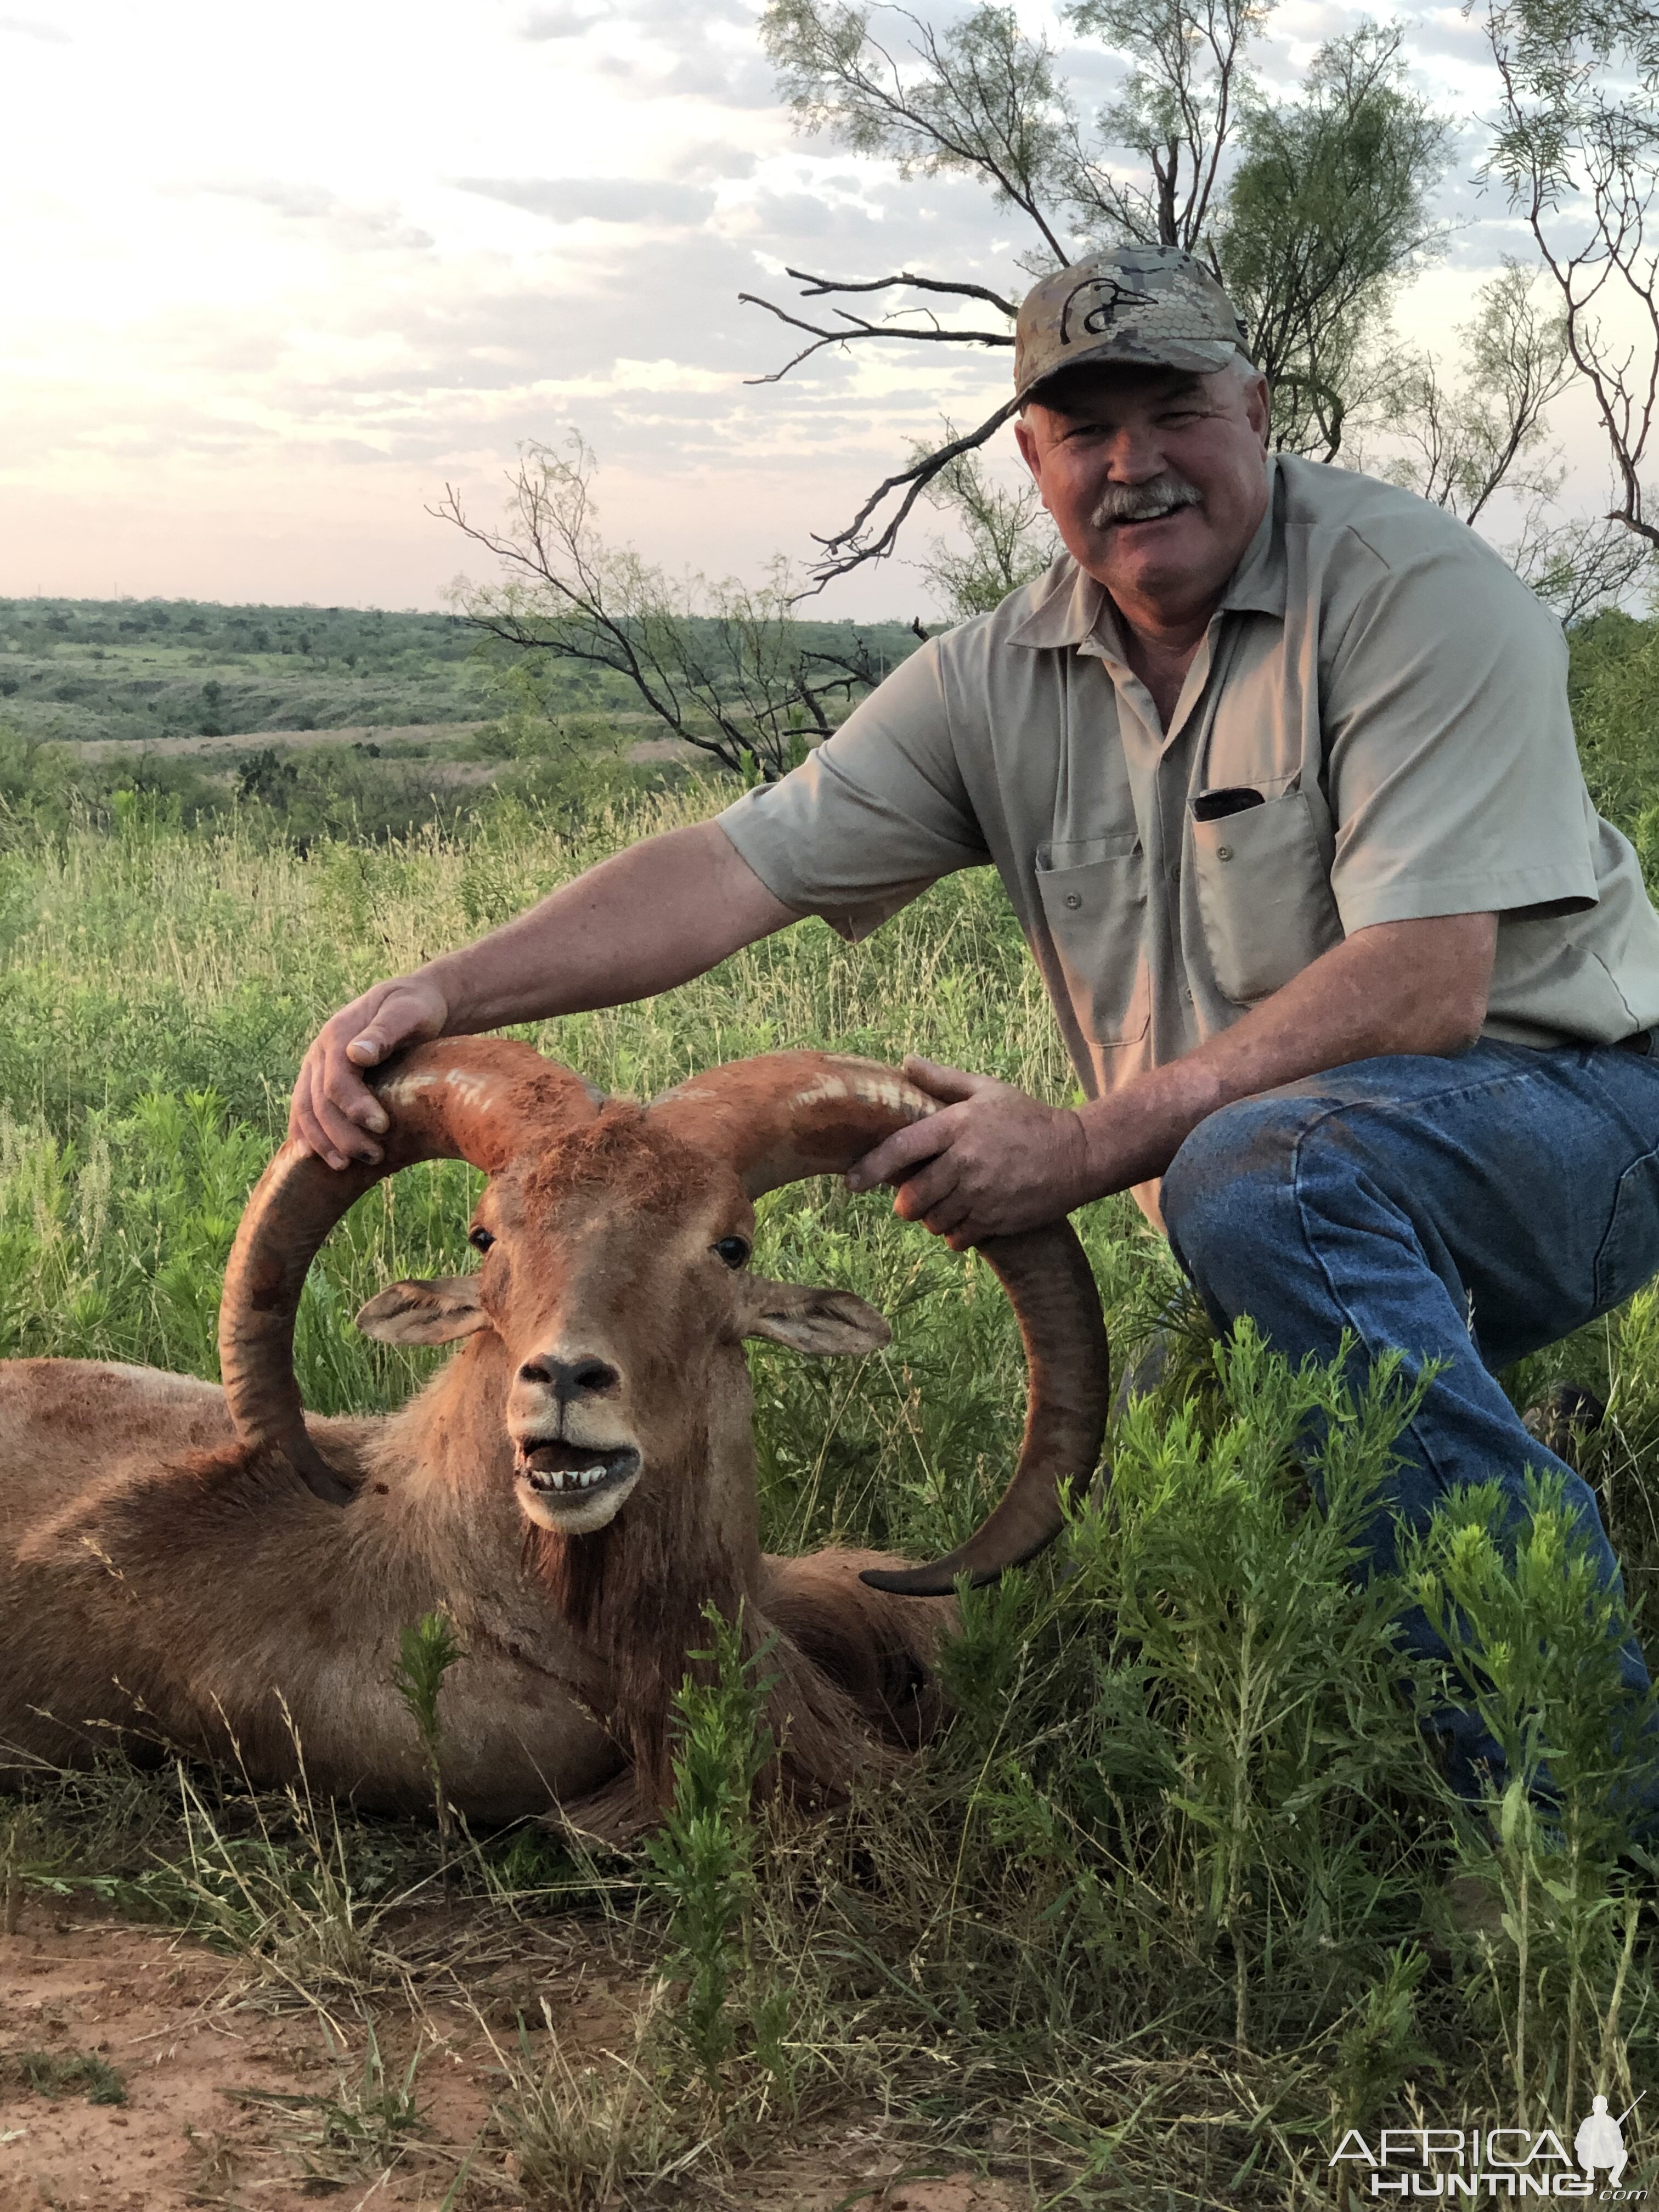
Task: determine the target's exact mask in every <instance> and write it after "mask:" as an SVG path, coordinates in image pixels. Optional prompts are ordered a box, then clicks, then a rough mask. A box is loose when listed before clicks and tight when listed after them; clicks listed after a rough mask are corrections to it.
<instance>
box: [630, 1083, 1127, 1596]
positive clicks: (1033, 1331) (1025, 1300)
mask: <svg viewBox="0 0 1659 2212" xmlns="http://www.w3.org/2000/svg"><path fill="white" fill-rule="evenodd" d="M650 1111H651V1114H652V1115H653V1117H656V1116H660V1117H661V1118H662V1119H663V1120H664V1121H667V1122H668V1123H669V1124H670V1125H671V1127H673V1129H674V1130H675V1132H676V1133H677V1134H678V1135H680V1136H682V1137H684V1139H686V1141H687V1142H688V1143H690V1144H695V1145H699V1146H702V1147H703V1148H704V1149H705V1150H707V1151H711V1152H720V1153H721V1154H723V1155H724V1156H725V1157H726V1158H728V1159H730V1160H731V1161H732V1164H733V1165H734V1166H735V1167H736V1169H737V1170H738V1176H740V1177H741V1179H742V1182H743V1185H744V1189H745V1190H746V1191H747V1192H748V1194H749V1195H750V1197H751V1198H757V1197H759V1196H760V1194H762V1192H763V1191H768V1190H775V1189H777V1188H779V1186H780V1185H781V1184H783V1183H786V1182H795V1181H797V1180H798V1179H799V1177H801V1176H809V1175H829V1174H835V1173H836V1172H838V1171H839V1170H843V1169H845V1168H848V1167H850V1166H851V1165H852V1164H853V1162H854V1160H855V1159H858V1158H860V1157H861V1156H862V1155H863V1154H864V1153H865V1152H868V1151H870V1149H871V1148H872V1146H875V1145H878V1144H879V1143H880V1142H881V1140H882V1139H883V1138H884V1137H888V1136H890V1135H891V1134H892V1133H893V1131H894V1130H895V1129H899V1128H902V1127H904V1125H905V1124H906V1123H907V1122H910V1121H920V1120H921V1119H922V1118H923V1116H924V1115H929V1114H936V1113H937V1112H938V1111H939V1103H938V1101H937V1100H936V1099H933V1098H930V1097H928V1096H927V1093H926V1091H919V1090H918V1089H917V1088H916V1087H915V1085H914V1084H912V1083H909V1082H907V1081H906V1079H905V1078H904V1077H903V1076H902V1075H901V1074H900V1073H899V1072H898V1070H897V1069H896V1068H891V1067H882V1066H878V1065H877V1064H876V1063H875V1062H874V1061H872V1060H853V1059H849V1058H843V1057H842V1056H840V1055H839V1054H830V1053H816V1052H777V1053H766V1054H762V1055H761V1056H760V1057H759V1058H757V1059H755V1060H735V1061H733V1062H732V1064H731V1065H730V1066H726V1067H718V1068H714V1069H711V1070H710V1072H709V1073H708V1074H707V1075H700V1076H697V1077H695V1078H694V1079H692V1080H691V1081H690V1083H684V1084H682V1085H680V1087H679V1088H678V1090H677V1091H668V1092H666V1093H665V1095H664V1097H661V1098H659V1099H658V1100H656V1101H655V1103H653V1105H652V1107H651V1109H650ZM979 1249H980V1250H981V1252H982V1253H983V1254H984V1255H985V1258H986V1260H987V1262H988V1263H989V1265H990V1267H992V1269H993V1270H994V1273H995V1274H996V1276H997V1279H998V1280H999V1281H1000V1283H1001V1285H1002V1286H1003V1288H1004V1290H1005V1291H1006V1292H1007V1294H1008V1302H1009V1304H1011V1305H1012V1308H1013V1310H1014V1316H1015V1318H1016V1320H1017V1321H1018V1323H1019V1330H1020V1336H1021V1338H1022V1340H1023V1341H1024V1346H1025V1364H1026V1373H1027V1377H1028V1401H1027V1411H1026V1416H1025V1436H1024V1442H1023V1443H1022V1444H1021V1446H1020V1454H1019V1463H1018V1466H1017V1467H1016V1468H1015V1470H1014V1474H1013V1479H1012V1481H1011V1482H1010V1483H1009V1485H1008V1487H1007V1489H1006V1492H1004V1494H1003V1497H1002V1499H1001V1502H1000V1504H998V1505H997V1506H996V1507H995V1509H994V1510H993V1512H992V1513H991V1515H990V1516H989V1517H988V1518H987V1520H986V1521H985V1522H983V1523H982V1524H981V1527H980V1528H978V1529H976V1530H975V1533H974V1534H973V1535H972V1536H970V1537H969V1540H968V1541H967V1542H966V1543H965V1544H963V1545H961V1546H959V1547H957V1550H956V1551H954V1552H952V1553H950V1554H949V1555H948V1556H947V1557H946V1558H945V1559H937V1560H935V1561H933V1564H932V1565H928V1566H925V1567H909V1568H904V1569H894V1570H892V1571H886V1570H882V1569H877V1568H872V1569H870V1570H869V1571H867V1572H866V1574H865V1576H864V1577H863V1579H864V1580H865V1581H866V1583H870V1584H871V1585H872V1587H873V1588H874V1589H881V1590H892V1591H896V1592H898V1593H900V1594H902V1595H906V1596H910V1597H948V1596H949V1595H951V1589H953V1587H954V1585H955V1583H956V1578H957V1576H958V1575H967V1576H969V1577H970V1578H971V1579H972V1581H973V1582H974V1583H975V1585H977V1584H979V1583H987V1582H994V1580H995V1579H996V1577H998V1576H999V1575H1000V1574H1001V1573H1002V1572H1003V1571H1004V1570H1005V1569H1006V1568H1008V1567H1014V1566H1018V1565H1021V1564H1022V1563H1023V1562H1024V1560H1026V1559H1031V1558H1033V1557H1034V1556H1035V1555H1036V1553H1038V1552H1040V1551H1041V1550H1042V1547H1044V1545H1045V1544H1049V1543H1052V1542H1053V1541H1054V1538H1055V1537H1056V1536H1057V1535H1058V1534H1060V1528H1062V1526H1063V1525H1064V1522H1065V1509H1064V1504H1063V1500H1064V1498H1065V1495H1066V1492H1067V1491H1068V1490H1069V1489H1070V1488H1072V1487H1073V1486H1077V1487H1079V1488H1082V1487H1084V1486H1086V1485H1087V1483H1088V1481H1089V1480H1090V1478H1091V1476H1092V1474H1093V1473H1094V1471H1095V1468H1096V1465H1097V1462H1098V1461H1099V1457H1100V1447H1101V1443H1102V1441H1103V1438H1104V1437H1105V1434H1106V1417H1107V1413H1108V1411H1109V1407H1110V1403H1111V1395H1110V1383H1109V1363H1108V1355H1107V1345H1106V1326H1105V1322H1104V1321H1103V1318H1102V1316H1101V1310H1100V1293H1099V1291H1097V1289H1096V1287H1095V1280H1094V1277H1093V1275H1092V1274H1091V1272H1090V1268H1089V1262H1088V1261H1087V1260H1086V1258H1085V1256H1084V1251H1083V1247H1082V1246H1081V1245H1080V1244H1079V1242H1078V1240H1077V1237H1076V1235H1075V1233H1074V1232H1073V1229H1072V1226H1071V1224H1070V1223H1069V1222H1066V1221H1057V1222H1054V1223H1052V1224H1050V1225H1048V1227H1047V1228H1043V1229H1032V1230H1027V1231H1024V1233H1023V1234H1021V1235H1019V1236H1016V1237H987V1239H986V1241H985V1243H983V1244H981V1246H980V1247H979Z"/></svg>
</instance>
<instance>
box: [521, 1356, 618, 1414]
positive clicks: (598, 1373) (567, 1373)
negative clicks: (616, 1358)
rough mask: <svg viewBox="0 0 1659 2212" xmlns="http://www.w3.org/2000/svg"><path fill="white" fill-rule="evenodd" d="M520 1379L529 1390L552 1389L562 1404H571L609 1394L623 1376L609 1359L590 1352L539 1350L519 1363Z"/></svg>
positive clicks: (552, 1392)
mask: <svg viewBox="0 0 1659 2212" xmlns="http://www.w3.org/2000/svg"><path fill="white" fill-rule="evenodd" d="M519 1380H520V1383H525V1384H526V1385H527V1386H528V1387H529V1388H530V1389H532V1390H547V1391H550V1392H551V1394H552V1395H553V1396H554V1397H555V1398H556V1399H557V1400H558V1401H559V1403H560V1405H562V1406H573V1405H580V1404H583V1403H585V1402H586V1401H589V1400H591V1399H594V1398H606V1397H610V1396H612V1395H614V1394H615V1392H616V1390H617V1386H618V1384H619V1383H621V1381H622V1376H621V1374H620V1372H619V1371H618V1370H617V1369H616V1368H615V1367H613V1366H612V1365H611V1362H610V1361H609V1360H608V1359H601V1358H599V1357H598V1356H597V1355H596V1354H593V1353H590V1352H575V1353H573V1354H572V1355H570V1356H569V1357H568V1358H562V1357H560V1356H559V1355H557V1354H556V1353H553V1352H538V1353H537V1354H536V1355H535V1356H534V1358H530V1359H526V1361H525V1362H524V1364H522V1365H521V1366H520V1369H519Z"/></svg>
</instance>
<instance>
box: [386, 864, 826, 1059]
mask: <svg viewBox="0 0 1659 2212" xmlns="http://www.w3.org/2000/svg"><path fill="white" fill-rule="evenodd" d="M792 921H799V915H797V914H795V913H794V912H793V909H792V908H788V907H787V906H784V905H782V904H781V903H780V902H779V901H778V900H777V899H775V898H774V897H773V896H772V894H771V892H770V891H769V890H767V888H766V886H765V884H763V883H762V882H761V880H760V878H759V877H758V876H757V875H756V874H755V872H754V871H753V870H752V869H751V868H750V866H749V865H748V863H747V862H746V861H744V860H743V859H741V858H740V857H739V855H738V852H737V849H736V848H735V847H734V846H733V845H732V842H731V841H730V840H729V839H728V838H727V837H726V833H725V831H724V830H722V829H720V827H719V825H718V824H717V823H713V822H700V823H695V824H693V825H692V826H691V827H690V828H688V829H671V830H669V831H668V832H666V833H665V835H664V836H659V837H651V838H647V839H646V840H645V842H643V843H641V844H638V845H632V846H629V848H628V849H627V850H626V851H625V852H621V853H618V854H616V855H615V856H614V857H613V858H612V859H611V860H603V861H601V862H600V863H599V866H597V867H594V868H590V869H589V870H588V871H587V872H586V874H585V875H582V876H579V877H578V878H576V880H575V881H574V883H570V884H563V885H562V887H561V888H560V889H559V890H556V891H554V892H552V893H551V894H550V896H548V897H546V898H544V900H543V901H542V902H541V903H540V905H539V906H536V907H532V908H531V909H530V911H529V912H528V913H527V914H523V915H520V916H519V917H518V918H517V920H516V921H510V922H508V923H507V925H506V927H504V928H501V929H498V930H495V931H494V932H492V933H491V934H490V935H489V936H488V937H483V938H480V939H478V941H477V944H475V945H465V946H464V947H463V948H462V949H461V950H460V951H458V952H449V953H445V954H444V955H442V956H441V957H440V958H439V959H436V960H434V961H431V962H430V963H428V966H427V967H426V969H423V970H422V973H423V974H425V975H428V976H430V977H431V979H432V980H433V981H435V983H436V984H437V985H438V987H439V988H440V990H441V992H442V993H443V994H444V997H445V1000H447V1004H448V1006H449V1009H450V1018H449V1020H448V1023H447V1025H446V1026H447V1029H448V1030H449V1031H450V1032H451V1034H460V1033H465V1032H470V1031H473V1030H491V1029H501V1028H504V1027H506V1026H507V1024H511V1023H513V1022H529V1021H544V1020H547V1019H549V1018H551V1017H553V1016H554V1015H557V1014H574V1013H585V1012H588V1011H589V1010H590V1009H591V1008H592V1007H594V1006H620V1005H623V1004H624V1003H626V1002H627V1001H629V1000H634V999H644V998H649V997H650V996H651V995H652V994H653V993H655V992H658V991H666V990H671V988H672V987H674V985H676V984H677V983H684V982H687V981H690V978H691V977H692V976H694V975H702V974H704V973H705V972H706V971H707V970H708V969H710V968H713V967H714V966H715V965H716V964H717V963H719V962H720V961H722V960H724V959H725V958H726V957H727V955H728V954H730V953H732V952H735V951H738V949H739V948H740V947H741V946H743V945H752V944H753V943H754V941H755V940H756V939H757V938H760V937H766V936H769V935H770V934H771V933H772V932H773V931H774V930H775V929H781V928H783V927H785V926H786V925H787V924H788V923H789V922H792Z"/></svg>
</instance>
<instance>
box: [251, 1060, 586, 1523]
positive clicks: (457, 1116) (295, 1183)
mask: <svg viewBox="0 0 1659 2212" xmlns="http://www.w3.org/2000/svg"><path fill="white" fill-rule="evenodd" d="M370 1080H371V1082H372V1084H373V1086H374V1090H375V1091H377V1092H378V1094H379V1096H380V1103H382V1105H384V1106H385V1107H386V1110H387V1112H388V1114H389V1115H391V1119H392V1126H391V1128H390V1129H389V1130H388V1132H387V1133H386V1137H385V1138H384V1139H383V1140H382V1153H381V1158H380V1163H379V1164H378V1165H375V1166H372V1167H371V1166H368V1165H366V1164H362V1163H359V1164H355V1165H353V1166H351V1167H349V1168H344V1169H340V1170H336V1169H333V1168H330V1167H325V1165H324V1164H323V1162H322V1161H321V1160H319V1159H318V1158H316V1157H315V1155H314V1154H313V1153H311V1152H307V1151H306V1150H305V1148H304V1146H301V1145H297V1144H295V1143H294V1142H292V1141H291V1140H290V1141H289V1143H288V1144H285V1145H284V1146H283V1148H282V1150H281V1152H278V1153H277V1155H276V1158H275V1159H273V1160H272V1161H271V1163H270V1166H269V1167H268V1168H267V1169H266V1170H265V1171H264V1175H263V1176H260V1178H259V1181H258V1183H257V1184H256V1185H255V1186H254V1189H253V1192H252V1195H251V1196H250V1198H249V1200H248V1202H247V1206H246V1209H245V1210H244V1212H243V1214H242V1219H241V1225H240V1227H239V1229H238V1230H237V1231H236V1241H235V1243H234V1245H233V1246H232V1247H231V1254H230V1261H229V1264H228V1267H226V1269H225V1289H224V1296H223V1297H222V1300H221V1301H220V1306H219V1368H220V1373H221V1375H222V1377H223V1380H224V1386H225V1397H226V1401H227V1402H228V1406H229V1409H230V1418H231V1420H232V1423H233V1424H234V1427H235V1430H236V1434H237V1436H238V1437H239V1439H240V1441H241V1443H244V1444H247V1445H253V1444H268V1445H270V1446H273V1447H274V1448H275V1449H276V1450H277V1451H279V1452H281V1453H282V1454H283V1456H284V1458H286V1459H287V1460H288V1461H289V1463H290V1465H291V1466H293V1467H294V1468H295V1469H296V1470H297V1472H298V1473H299V1474H301V1476H302V1477H303V1478H304V1480H305V1481H306V1483H307V1486H309V1487H310V1488H311V1489H313V1490H314V1491H315V1492H316V1493H317V1495H318V1497H319V1498H326V1499H327V1500H328V1501H329V1503H330V1504H334V1505H343V1504H345V1503H346V1501H347V1500H348V1499H349V1498H350V1497H351V1496H352V1494H353V1492H352V1487H351V1486H350V1485H349V1483H348V1482H346V1481H345V1480H343V1477H342V1476H341V1475H339V1474H337V1472H336V1471H335V1469H334V1468H331V1467H330V1465H329V1464H328V1462H327V1461H326V1460H325V1458H324V1457H323V1455H322V1454H321V1453H320V1452H319V1450H318V1449H317V1447H316V1446H315V1444H313V1443H312V1441H311V1438H310V1437H308V1436H307V1433H306V1425H305V1408H304V1406H303V1405H302V1403H301V1398H300V1388H299V1385H298V1383H296V1382H295V1379H294V1323H295V1316H297V1314H298V1312H299V1310H300V1293H301V1291H302V1290H303V1289H304V1287H305V1279H306V1274H307V1271H308V1269H309V1268H310V1266H311V1263H312V1261H313V1259H315V1257H316V1256H317V1254H318V1251H319V1249H320V1248H321V1246H322V1243H323V1241H324V1239H325V1237H327V1235H328V1233H329V1231H330V1230H331V1229H332V1228H333V1227H334V1225H335V1224H336V1223H337V1221H339V1220H341V1219H343V1217H344V1216H345V1215H346V1213H348V1212H349V1211H350V1209H351V1207H352V1206H355V1205H356V1202H357V1200H359V1199H360V1198H362V1196H363V1194H365V1192H367V1191H369V1190H372V1189H373V1188H374V1185H375V1184H376V1183H377V1182H380V1181H381V1180H382V1179H383V1178H384V1177H385V1176H389V1175H393V1174H395V1173H396V1172H397V1170H398V1169H399V1168H406V1167H412V1166H414V1165H415V1164H416V1161H419V1160H434V1159H452V1160H454V1159H459V1160H466V1161H468V1162H469V1163H470V1164H471V1165H472V1166H473V1167H475V1168H482V1169H483V1170H484V1172H485V1173H486V1174H494V1173H495V1171H496V1170H498V1169H500V1168H501V1167H503V1166H505V1165H506V1164H507V1161H509V1160H511V1159H513V1158H516V1157H517V1156H518V1155H519V1154H520V1152H525V1151H526V1150H528V1149H530V1148H531V1146H533V1145H535V1144H537V1143H544V1142H545V1141H546V1138H547V1133H548V1128H549V1125H550V1123H551V1124H552V1125H553V1126H555V1127H557V1126H559V1125H561V1124H563V1125H568V1124H570V1123H572V1122H574V1121H585V1120H587V1119H589V1118H591V1117H592V1115H594V1114H596V1113H597V1112H598V1110H599V1102H600V1099H601V1097H603V1093H601V1092H599V1091H596V1090H594V1089H593V1087H592V1085H590V1084H586V1083H584V1082H583V1081H582V1079H581V1078H580V1076H578V1075H574V1074H573V1073H571V1071H570V1070H569V1069H568V1067H561V1066H559V1065H558V1063H557V1062H556V1061H555V1060H544V1059H543V1058H542V1056H541V1054H539V1053H538V1052H537V1051H535V1050H534V1049H533V1048H532V1047H531V1046H529V1045H527V1044H515V1043H513V1042H509V1041H508V1040H507V1039H506V1038H502V1037H464V1038H453V1037H451V1038H444V1039H441V1040H439V1041H438V1042H435V1043H431V1044H422V1045H416V1047H415V1048H414V1050H413V1051H411V1052H407V1053H404V1054H401V1055H400V1056H399V1057H398V1059H397V1060H394V1061H393V1062H392V1065H391V1066H389V1067H388V1068H387V1069H386V1071H385V1072H384V1073H377V1074H375V1075H374V1077H372V1078H371V1079H370Z"/></svg>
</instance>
